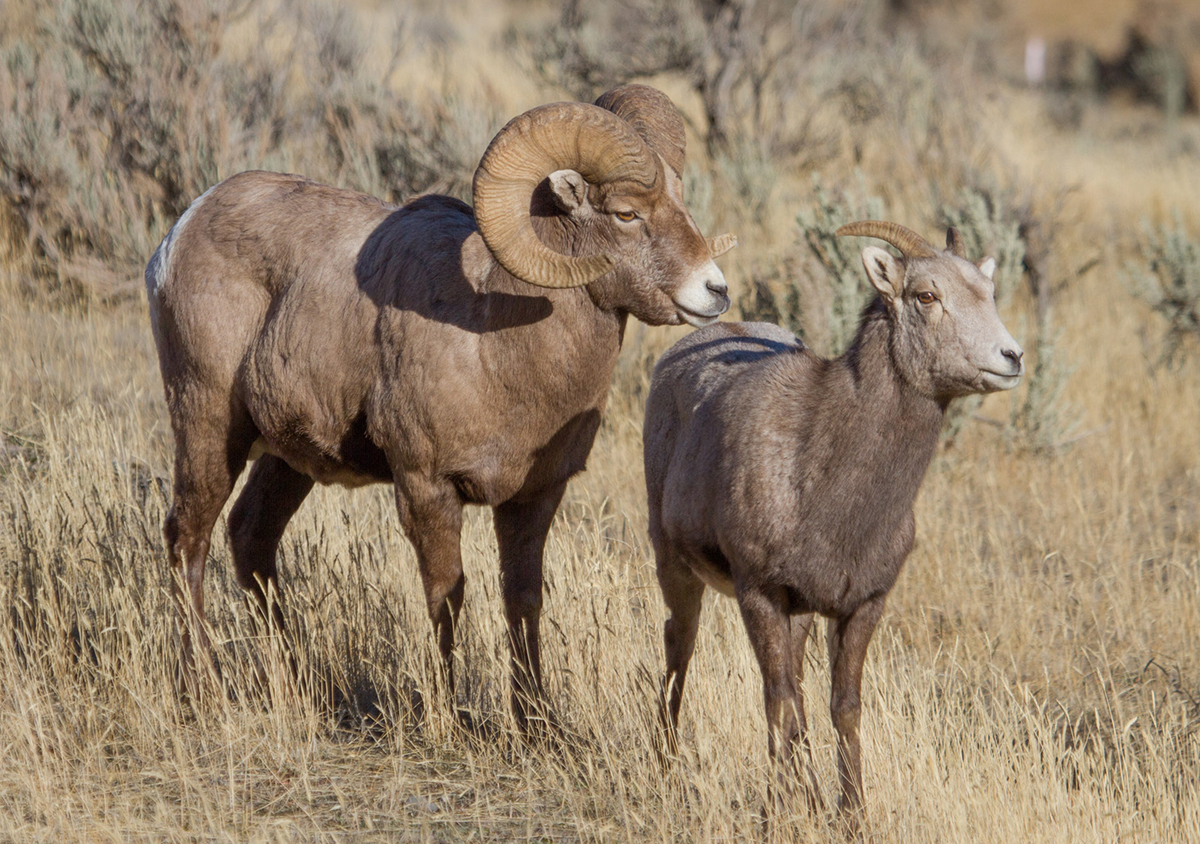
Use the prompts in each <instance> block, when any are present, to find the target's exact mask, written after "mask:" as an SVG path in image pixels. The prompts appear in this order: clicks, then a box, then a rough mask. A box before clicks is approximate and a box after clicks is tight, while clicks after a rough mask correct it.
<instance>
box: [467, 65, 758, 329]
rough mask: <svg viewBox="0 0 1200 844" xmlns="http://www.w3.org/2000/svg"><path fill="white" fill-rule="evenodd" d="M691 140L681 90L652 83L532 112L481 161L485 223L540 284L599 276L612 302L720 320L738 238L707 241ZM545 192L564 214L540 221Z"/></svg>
mask: <svg viewBox="0 0 1200 844" xmlns="http://www.w3.org/2000/svg"><path fill="white" fill-rule="evenodd" d="M683 143H684V135H683V121H682V119H681V118H680V117H679V114H678V112H677V111H676V110H675V107H674V106H673V105H672V104H671V101H670V100H669V99H667V97H666V96H665V95H664V94H662V93H660V92H659V91H656V90H654V89H653V88H648V87H646V86H644V85H627V86H623V87H622V88H617V89H614V90H612V91H609V92H608V93H607V94H604V95H603V96H602V97H601V98H600V99H599V100H597V101H596V104H595V105H587V104H584V103H554V104H552V105H547V106H541V107H539V108H535V109H533V110H531V111H527V112H525V114H522V115H521V116H519V117H516V118H514V119H513V120H511V121H510V122H509V124H508V125H507V126H505V127H504V128H503V129H502V130H501V131H500V133H499V134H498V135H497V136H496V137H495V138H494V139H493V140H492V143H491V145H490V146H489V147H488V149H487V152H486V153H484V156H483V159H482V160H481V161H480V163H479V169H478V170H476V172H475V183H474V191H475V218H476V221H477V222H478V224H479V231H480V234H481V235H483V239H484V242H485V243H487V245H488V248H489V249H490V250H491V251H492V254H493V255H494V256H495V257H496V260H497V261H498V262H499V263H500V265H501V266H503V267H504V268H505V269H506V270H508V272H510V273H512V274H513V275H514V276H516V277H517V278H520V279H523V280H524V281H527V282H529V283H530V284H536V285H539V286H541V287H579V286H583V285H588V287H589V290H590V291H591V294H592V296H593V298H594V299H595V300H596V302H597V303H599V304H600V305H601V306H602V307H605V308H611V309H619V310H623V311H626V312H628V313H631V314H633V315H634V316H636V317H637V318H638V319H641V320H642V321H644V322H648V323H651V324H654V325H660V324H672V325H678V324H679V323H680V322H687V323H690V324H692V325H705V324H707V323H709V322H712V321H713V320H715V319H716V318H717V317H718V316H720V315H721V314H723V313H724V312H725V311H726V310H728V308H729V296H728V292H727V287H726V284H725V277H724V275H723V274H722V273H721V271H720V269H718V268H717V265H716V264H715V263H714V262H713V258H715V257H716V256H717V255H719V254H721V253H722V252H725V251H727V250H728V249H730V248H732V247H733V245H734V244H735V243H736V239H735V238H733V236H732V235H722V236H721V237H719V238H713V239H711V240H705V238H704V237H703V236H702V235H701V234H700V230H699V229H697V228H696V224H695V223H694V222H693V221H692V218H691V215H690V214H688V212H687V208H686V207H684V204H683V183H682V181H681V180H680V177H679V174H680V171H681V170H682V167H683ZM539 191H542V192H544V195H545V196H547V197H548V198H549V202H550V203H551V204H552V209H551V213H552V214H553V215H554V216H553V218H551V219H547V220H543V221H542V222H540V223H539V224H538V230H536V231H535V226H534V218H533V214H534V211H535V208H536V210H537V213H539V214H540V213H545V210H544V209H542V208H539V207H536V206H537V204H538V192H539ZM539 233H541V234H542V235H543V236H545V237H546V238H547V239H548V240H550V241H552V242H551V243H549V244H548V243H547V242H544V241H543V240H542V238H541V237H539Z"/></svg>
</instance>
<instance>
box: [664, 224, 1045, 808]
mask: <svg viewBox="0 0 1200 844" xmlns="http://www.w3.org/2000/svg"><path fill="white" fill-rule="evenodd" d="M863 260H864V263H865V264H866V266H867V270H868V274H869V276H870V277H871V280H872V282H873V283H874V284H875V286H876V287H877V288H878V289H879V292H880V296H879V297H878V298H877V299H876V300H875V301H874V303H873V304H872V305H871V306H870V307H869V308H868V309H867V311H866V312H865V313H864V317H863V322H862V324H861V326H860V328H859V331H858V334H857V336H856V338H855V340H854V342H853V344H852V346H851V348H850V349H849V350H848V351H847V352H846V353H845V354H844V355H842V356H841V357H840V358H838V359H836V360H824V359H822V358H819V357H817V356H816V355H814V354H812V353H811V352H810V351H809V350H808V349H806V348H805V347H804V346H803V344H802V343H801V342H800V341H799V340H797V339H796V338H795V337H794V336H792V335H791V334H790V333H789V332H787V331H784V330H783V329H781V328H779V327H777V326H773V325H766V324H762V323H741V324H738V323H734V324H719V325H713V326H710V327H708V328H705V329H702V330H700V331H697V332H695V333H694V334H692V335H690V336H688V337H687V338H685V339H683V340H682V341H680V342H679V343H677V344H675V346H673V347H672V348H671V349H670V350H668V352H667V353H666V354H665V355H664V356H663V358H662V360H661V361H659V363H658V366H657V367H656V369H655V372H654V379H653V382H652V385H651V389H650V395H649V398H648V400H647V405H646V421H645V429H644V441H645V463H646V488H647V492H648V498H649V507H650V521H649V527H650V536H651V539H652V541H653V543H654V550H655V555H656V558H657V566H658V576H659V582H660V584H661V586H662V592H663V597H664V599H665V600H666V603H667V607H668V609H669V611H670V614H671V615H670V618H669V620H668V621H667V623H666V627H665V631H664V639H665V644H666V657H667V673H666V676H665V678H664V687H663V720H664V726H665V728H666V731H667V741H668V747H670V748H673V747H674V743H675V728H676V725H677V723H678V717H679V706H680V702H681V700H682V692H683V684H684V679H685V676H686V673H687V666H688V662H689V660H690V658H691V654H692V650H693V647H694V644H695V637H696V632H697V627H698V622H699V613H700V599H701V596H702V594H703V592H704V589H705V586H706V585H708V586H713V587H715V588H717V589H719V590H720V591H722V592H724V593H725V594H728V595H732V596H735V597H736V598H737V601H738V603H739V606H740V607H741V610H742V617H743V619H744V621H745V624H746V630H747V632H748V633H749V636H750V641H751V643H752V645H753V647H754V651H755V655H756V657H757V658H758V662H759V666H760V668H761V669H762V674H763V692H764V700H765V705H766V710H767V721H768V725H769V728H770V735H769V747H770V753H771V756H772V758H774V759H776V760H778V761H779V762H780V763H782V765H783V769H784V770H790V769H791V768H792V767H793V765H797V764H803V762H802V760H801V759H800V758H797V757H794V754H795V752H796V750H797V748H799V747H804V754H805V756H806V757H808V758H807V759H806V760H803V761H804V762H807V764H806V765H805V766H806V767H808V770H809V778H810V783H809V786H808V792H807V793H808V796H809V799H810V801H811V802H812V803H813V804H814V805H815V804H816V803H817V802H819V797H818V795H819V790H818V789H817V785H816V780H815V777H813V775H812V772H811V771H812V769H811V758H810V756H809V754H808V749H807V744H806V738H805V720H804V708H803V702H802V700H801V697H800V681H801V676H802V672H803V666H804V647H805V642H806V640H807V637H808V632H809V630H810V629H811V626H812V620H813V615H814V614H816V613H819V614H821V615H824V616H826V617H828V618H830V619H831V625H830V632H829V652H830V662H831V666H832V689H833V692H832V695H833V696H832V700H831V702H830V708H831V712H832V716H833V721H834V726H835V727H836V729H837V732H838V736H839V743H838V769H839V772H840V779H841V786H842V798H841V803H842V806H843V808H844V809H847V810H855V809H857V808H858V807H859V805H860V804H861V799H862V779H861V766H860V761H859V743H858V718H859V690H860V685H861V680H862V665H863V659H864V657H865V655H866V649H867V643H868V642H869V641H870V638H871V634H872V632H873V630H874V627H875V623H876V622H877V621H878V619H879V616H880V613H881V612H882V610H883V605H884V601H885V599H886V597H887V594H888V592H889V591H890V590H891V588H892V585H893V584H894V583H895V581H896V577H897V575H898V574H899V571H900V567H901V565H902V564H903V563H904V560H905V558H906V557H907V556H908V552H909V549H910V548H911V547H912V541H913V529H914V528H913V502H914V500H915V498H916V495H917V491H918V489H919V488H920V485H921V481H922V479H923V477H924V475H925V470H926V467H927V466H928V465H929V461H930V458H931V457H932V456H933V453H934V450H935V448H936V446H937V441H938V434H939V431H940V428H941V423H942V418H943V412H944V410H945V407H946V403H947V402H948V401H949V400H950V399H951V398H952V397H954V396H958V395H963V394H966V393H971V392H985V391H987V390H990V389H1000V388H1007V387H1011V386H1012V385H1013V384H1015V376H1016V375H1017V374H1019V372H1020V370H1021V365H1020V357H1021V354H1020V348H1019V347H1018V346H1017V345H1016V343H1015V342H1014V341H1013V340H1012V338H1011V337H1010V336H1009V335H1008V332H1007V331H1005V329H1004V327H1003V325H1002V324H1001V323H1000V320H999V317H998V315H997V314H996V307H995V303H994V301H993V295H992V294H993V291H992V286H991V281H990V278H988V277H987V275H985V273H984V272H980V270H979V269H978V268H976V267H975V265H973V264H971V263H970V262H968V261H965V260H963V259H961V258H959V257H955V256H952V255H951V254H950V253H939V254H938V255H937V256H936V257H934V258H925V259H914V260H911V261H905V260H903V259H896V258H893V257H892V256H891V255H890V254H889V253H886V252H884V251H883V250H880V249H877V248H874V247H868V248H867V249H865V250H864V253H863ZM990 266H991V265H986V264H985V266H984V269H985V271H986V270H988V269H990ZM930 293H936V299H935V300H934V301H933V302H931V303H928V304H925V303H922V302H921V300H920V297H921V296H922V294H926V296H925V298H928V295H927V294H930ZM1000 367H1005V368H1004V369H1001V368H1000ZM984 371H987V372H990V373H993V374H989V375H987V376H985V375H982V374H981V372H984ZM994 373H1004V374H1003V375H996V374H994ZM784 782H785V784H787V783H790V778H789V777H787V776H785V778H784Z"/></svg>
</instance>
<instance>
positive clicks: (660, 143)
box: [595, 85, 687, 175]
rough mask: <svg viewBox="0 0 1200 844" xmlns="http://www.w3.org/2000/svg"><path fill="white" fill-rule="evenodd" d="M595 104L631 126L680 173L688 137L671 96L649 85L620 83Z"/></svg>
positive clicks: (601, 96) (600, 97)
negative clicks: (620, 84)
mask: <svg viewBox="0 0 1200 844" xmlns="http://www.w3.org/2000/svg"><path fill="white" fill-rule="evenodd" d="M595 104H596V105H597V106H598V107H600V108H603V109H606V110H608V111H611V112H612V113H613V114H615V115H616V116H617V117H619V118H621V119H622V120H624V121H625V122H626V123H628V124H629V125H630V126H632V127H633V129H634V131H635V132H637V133H638V134H639V135H641V137H642V140H643V141H645V142H646V143H647V144H648V145H649V146H650V149H652V150H654V151H655V152H657V153H658V154H659V155H661V156H662V157H663V160H664V161H666V162H667V165H668V166H669V167H670V168H671V169H672V170H674V171H675V173H676V174H677V175H683V162H684V153H685V151H686V147H687V137H686V136H685V135H684V131H683V117H682V116H681V115H680V114H679V109H677V108H675V103H673V102H671V98H670V97H668V96H667V95H666V94H664V93H663V92H662V91H660V90H658V89H657V88H651V87H650V86H649V85H622V86H620V87H619V88H613V89H612V90H611V91H605V92H604V93H603V94H601V95H600V96H599V98H598V99H597V100H596V103H595Z"/></svg>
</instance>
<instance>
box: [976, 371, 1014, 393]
mask: <svg viewBox="0 0 1200 844" xmlns="http://www.w3.org/2000/svg"><path fill="white" fill-rule="evenodd" d="M979 380H980V381H981V382H982V384H983V386H984V388H985V389H986V390H987V391H988V392H989V393H997V392H1000V391H1001V390H1011V389H1012V388H1013V387H1015V386H1017V384H1019V383H1021V374H1020V373H1019V372H1018V373H1017V374H1016V375H1013V374H1011V373H1007V372H993V371H992V370H990V369H981V370H979Z"/></svg>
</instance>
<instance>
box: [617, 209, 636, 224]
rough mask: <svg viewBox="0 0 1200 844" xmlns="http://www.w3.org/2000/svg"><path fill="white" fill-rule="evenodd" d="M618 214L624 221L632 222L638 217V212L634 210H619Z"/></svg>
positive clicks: (618, 217) (619, 218)
mask: <svg viewBox="0 0 1200 844" xmlns="http://www.w3.org/2000/svg"><path fill="white" fill-rule="evenodd" d="M616 216H617V219H618V220H620V221H621V222H622V223H632V222H633V221H634V220H636V219H637V214H636V213H634V212H633V211H617V212H616Z"/></svg>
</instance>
